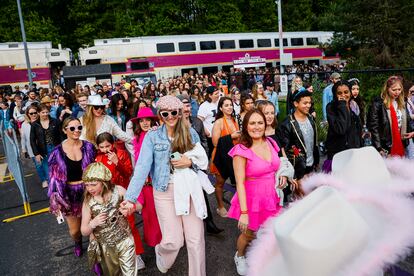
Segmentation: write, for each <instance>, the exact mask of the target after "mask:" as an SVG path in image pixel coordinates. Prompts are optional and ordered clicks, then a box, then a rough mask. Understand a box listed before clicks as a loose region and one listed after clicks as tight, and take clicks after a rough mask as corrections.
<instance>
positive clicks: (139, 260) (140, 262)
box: [136, 255, 145, 270]
mask: <svg viewBox="0 0 414 276" xmlns="http://www.w3.org/2000/svg"><path fill="white" fill-rule="evenodd" d="M136 264H137V270H141V269H144V268H145V263H144V261H143V260H142V258H141V255H137V259H136Z"/></svg>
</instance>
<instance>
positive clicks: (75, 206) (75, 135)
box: [48, 117, 95, 257]
mask: <svg viewBox="0 0 414 276" xmlns="http://www.w3.org/2000/svg"><path fill="white" fill-rule="evenodd" d="M62 130H63V132H64V133H65V134H66V136H67V139H66V140H65V141H63V142H62V143H61V144H60V145H58V146H56V148H55V149H54V150H53V151H52V153H51V154H50V158H49V176H50V185H49V191H48V196H49V197H50V212H52V213H53V214H54V215H56V216H60V215H63V216H65V218H66V221H67V223H68V227H69V234H70V236H71V238H72V239H73V241H74V242H75V249H74V254H75V255H76V256H77V257H80V256H81V255H82V235H81V232H80V226H81V214H82V200H83V191H84V184H83V182H82V173H83V171H84V170H85V169H86V167H87V166H88V165H89V164H90V163H92V162H93V161H94V159H95V147H94V145H93V144H91V143H89V142H87V141H82V140H80V139H79V138H80V136H81V132H82V125H81V122H80V121H79V119H76V118H73V117H69V118H66V119H65V120H64V121H63V124H62Z"/></svg>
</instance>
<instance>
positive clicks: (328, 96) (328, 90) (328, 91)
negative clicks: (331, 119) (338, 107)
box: [322, 84, 333, 122]
mask: <svg viewBox="0 0 414 276" xmlns="http://www.w3.org/2000/svg"><path fill="white" fill-rule="evenodd" d="M332 87H333V84H330V85H328V86H327V87H325V89H324V90H323V92H322V113H323V120H324V121H325V122H326V121H327V117H326V106H327V105H328V103H330V102H332V100H333V94H332Z"/></svg>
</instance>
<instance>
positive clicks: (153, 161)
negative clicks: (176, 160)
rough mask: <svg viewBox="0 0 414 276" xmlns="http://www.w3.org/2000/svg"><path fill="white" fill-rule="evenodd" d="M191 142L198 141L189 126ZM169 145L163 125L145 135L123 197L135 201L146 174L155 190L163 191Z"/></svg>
mask: <svg viewBox="0 0 414 276" xmlns="http://www.w3.org/2000/svg"><path fill="white" fill-rule="evenodd" d="M190 132H191V138H192V140H193V143H194V144H195V143H197V142H200V138H199V137H198V134H197V132H196V131H195V130H194V129H192V128H190ZM170 155H171V145H170V140H168V136H167V128H166V127H165V125H163V126H161V127H160V128H158V129H157V130H154V131H150V132H148V133H147V134H146V135H145V138H144V141H143V142H142V146H141V152H140V154H139V157H138V160H137V163H136V165H135V168H134V175H133V176H132V178H131V181H130V183H129V186H128V190H127V192H126V194H125V199H126V200H129V201H131V202H136V201H137V198H138V196H139V194H140V193H141V190H142V187H143V186H144V184H145V180H146V179H147V176H148V174H150V175H151V179H152V186H153V187H154V189H155V190H157V191H160V192H165V191H166V190H167V188H168V182H169V179H170Z"/></svg>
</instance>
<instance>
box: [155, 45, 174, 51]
mask: <svg viewBox="0 0 414 276" xmlns="http://www.w3.org/2000/svg"><path fill="white" fill-rule="evenodd" d="M174 51H175V48H174V43H157V53H170V52H174Z"/></svg>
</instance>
